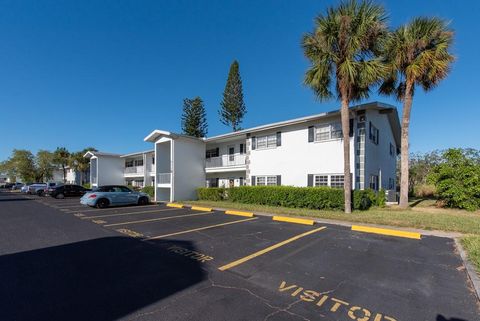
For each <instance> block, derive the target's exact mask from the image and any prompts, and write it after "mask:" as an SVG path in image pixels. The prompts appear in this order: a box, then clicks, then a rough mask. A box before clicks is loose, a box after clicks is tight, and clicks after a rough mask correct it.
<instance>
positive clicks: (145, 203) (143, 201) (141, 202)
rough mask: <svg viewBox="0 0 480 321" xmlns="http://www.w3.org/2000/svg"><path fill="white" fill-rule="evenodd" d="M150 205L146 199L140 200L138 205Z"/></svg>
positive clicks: (141, 198)
mask: <svg viewBox="0 0 480 321" xmlns="http://www.w3.org/2000/svg"><path fill="white" fill-rule="evenodd" d="M147 204H148V198H146V197H140V198H139V199H138V205H147Z"/></svg>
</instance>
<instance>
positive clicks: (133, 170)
mask: <svg viewBox="0 0 480 321" xmlns="http://www.w3.org/2000/svg"><path fill="white" fill-rule="evenodd" d="M143 172H144V168H143V166H131V167H125V171H124V173H125V174H126V175H135V174H143Z"/></svg>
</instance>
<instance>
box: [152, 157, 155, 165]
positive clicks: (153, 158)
mask: <svg viewBox="0 0 480 321" xmlns="http://www.w3.org/2000/svg"><path fill="white" fill-rule="evenodd" d="M152 164H155V156H153V157H152Z"/></svg>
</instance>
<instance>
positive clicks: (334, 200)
mask: <svg viewBox="0 0 480 321" xmlns="http://www.w3.org/2000/svg"><path fill="white" fill-rule="evenodd" d="M382 195H383V196H382ZM197 196H198V199H199V200H208V201H222V200H225V201H231V202H237V203H246V204H259V205H269V206H283V207H301V208H310V209H327V210H343V209H344V196H343V189H338V188H330V187H293V186H240V187H233V188H221V187H219V188H207V187H201V188H198V189H197ZM352 201H353V204H352V205H353V208H354V209H357V210H367V209H369V208H370V207H371V206H372V205H378V206H383V204H385V193H384V192H383V193H382V192H379V193H378V195H377V194H376V193H375V192H374V191H373V190H363V191H360V190H358V191H357V190H355V191H354V192H353V199H352Z"/></svg>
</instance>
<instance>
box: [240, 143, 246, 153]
mask: <svg viewBox="0 0 480 321" xmlns="http://www.w3.org/2000/svg"><path fill="white" fill-rule="evenodd" d="M240 154H245V144H240Z"/></svg>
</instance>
